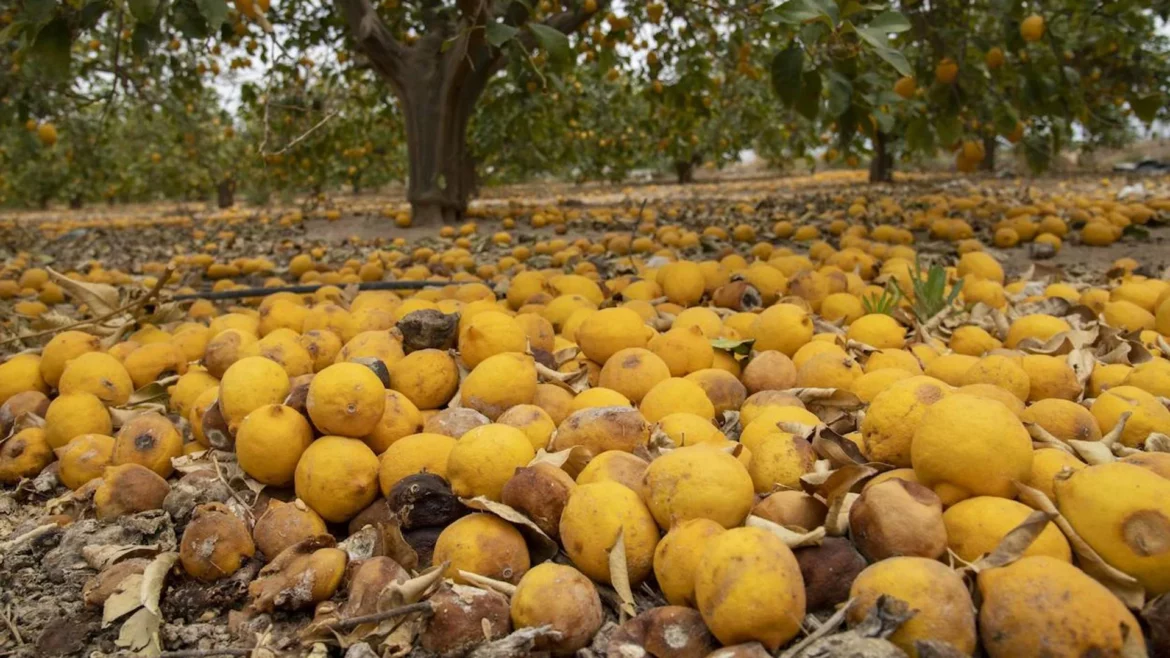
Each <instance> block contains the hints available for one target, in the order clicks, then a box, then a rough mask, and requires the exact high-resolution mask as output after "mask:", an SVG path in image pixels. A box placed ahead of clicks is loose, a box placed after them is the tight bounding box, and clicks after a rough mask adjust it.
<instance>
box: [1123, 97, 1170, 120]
mask: <svg viewBox="0 0 1170 658" xmlns="http://www.w3.org/2000/svg"><path fill="white" fill-rule="evenodd" d="M1129 106H1130V107H1131V108H1133V113H1134V115H1135V116H1136V117H1137V118H1139V119H1141V120H1142V122H1144V123H1152V122H1153V121H1154V118H1155V117H1157V116H1158V110H1159V109H1161V108H1162V94H1160V93H1157V92H1155V93H1152V94H1145V95H1142V96H1130V98H1129Z"/></svg>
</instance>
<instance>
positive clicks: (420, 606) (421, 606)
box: [327, 601, 434, 629]
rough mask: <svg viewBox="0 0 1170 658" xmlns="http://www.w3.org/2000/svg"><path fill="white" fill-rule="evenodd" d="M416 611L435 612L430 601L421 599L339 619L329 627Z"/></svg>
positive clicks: (351, 626)
mask: <svg viewBox="0 0 1170 658" xmlns="http://www.w3.org/2000/svg"><path fill="white" fill-rule="evenodd" d="M415 612H426V613H432V612H434V608H432V607H431V602H430V601H419V602H418V603H411V604H408V605H404V606H399V607H397V608H391V609H389V610H383V611H382V612H375V613H373V614H369V615H362V616H360V617H350V618H349V619H339V620H337V621H335V622H333V623H332V624H329V625H328V626H327V627H328V628H333V629H347V628H353V627H355V626H361V625H362V624H369V623H372V622H376V621H385V620H387V619H394V618H395V617H404V616H406V615H409V614H413V613H415Z"/></svg>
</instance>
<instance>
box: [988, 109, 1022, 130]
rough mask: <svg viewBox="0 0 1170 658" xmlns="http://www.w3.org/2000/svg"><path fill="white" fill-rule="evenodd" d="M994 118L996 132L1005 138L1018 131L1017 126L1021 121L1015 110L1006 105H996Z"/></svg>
mask: <svg viewBox="0 0 1170 658" xmlns="http://www.w3.org/2000/svg"><path fill="white" fill-rule="evenodd" d="M992 118H993V120H994V122H995V130H996V132H998V133H999V134H1001V135H1003V136H1005V137H1006V136H1008V135H1010V134H1012V132H1013V131H1014V130H1015V129H1016V124H1017V123H1019V121H1020V119H1019V117H1018V116H1016V112H1015V110H1013V109H1012V108H1011V107H1010V106H1008V105H1005V104H997V105H996V107H995V115H994V116H993V117H992Z"/></svg>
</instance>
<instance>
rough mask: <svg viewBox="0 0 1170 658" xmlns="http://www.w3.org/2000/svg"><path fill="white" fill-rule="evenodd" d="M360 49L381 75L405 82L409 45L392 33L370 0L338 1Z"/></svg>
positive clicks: (397, 84) (394, 80)
mask: <svg viewBox="0 0 1170 658" xmlns="http://www.w3.org/2000/svg"><path fill="white" fill-rule="evenodd" d="M335 2H336V3H337V7H338V9H340V10H341V12H342V13H343V14H344V16H345V23H346V25H347V26H348V27H349V31H350V34H351V35H352V36H353V40H354V42H356V43H357V46H358V48H359V49H360V50H361V51H362V52H363V53H365V55H366V57H368V58H369V60H370V63H371V64H373V65H374V68H375V69H376V70H377V71H378V73H380V74H381V75H382V76H384V77H386V78H387V79H388V80H390V82H391V83H392V84H394V85H396V86H401V85H402V81H403V73H404V72H403V66H402V61H403V59H404V58H405V57H406V54H407V50H408V49H407V48H406V47H405V46H403V45H402V44H401V43H399V42H398V40H397V39H395V38H394V35H392V34H390V30H389V28H387V27H386V24H385V23H383V22H382V19H381V18H379V17H378V14H377V12H375V11H374V7H373V6H372V5H371V4H370V0H335Z"/></svg>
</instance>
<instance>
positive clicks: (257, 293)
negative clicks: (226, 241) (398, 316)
mask: <svg viewBox="0 0 1170 658" xmlns="http://www.w3.org/2000/svg"><path fill="white" fill-rule="evenodd" d="M458 283H459V282H458V281H451V280H447V279H444V280H437V281H365V282H362V283H359V284H358V290H422V289H423V288H434V287H438V286H447V285H451V284H458ZM328 285H334V284H329V283H318V284H312V285H305V286H279V287H276V288H244V289H241V290H224V291H220V292H212V291H207V292H196V293H191V294H188V295H175V296H174V297H172V298H171V299H173V300H175V301H177V302H186V301H191V300H193V299H213V300H214V299H246V298H248V297H265V296H267V295H271V294H273V293H278V292H291V293H296V294H306V293H312V292H317V291H318V290H320V289H321V288H324V287H325V286H328ZM338 287H344V286H338Z"/></svg>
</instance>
